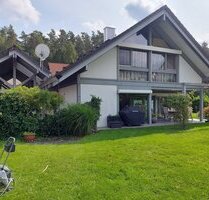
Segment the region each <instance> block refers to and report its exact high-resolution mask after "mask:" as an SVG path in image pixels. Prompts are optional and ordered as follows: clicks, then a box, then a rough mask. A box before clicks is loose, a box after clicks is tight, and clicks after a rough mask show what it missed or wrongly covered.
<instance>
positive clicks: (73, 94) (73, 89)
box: [59, 85, 77, 104]
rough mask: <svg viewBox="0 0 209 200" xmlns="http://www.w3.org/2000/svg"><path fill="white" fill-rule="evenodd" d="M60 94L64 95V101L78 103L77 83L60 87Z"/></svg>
mask: <svg viewBox="0 0 209 200" xmlns="http://www.w3.org/2000/svg"><path fill="white" fill-rule="evenodd" d="M59 94H60V95H62V96H63V97H64V103H66V104H67V103H69V104H73V103H77V85H70V86H67V87H64V88H60V89H59Z"/></svg>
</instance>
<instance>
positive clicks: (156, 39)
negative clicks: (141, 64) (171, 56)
mask: <svg viewBox="0 0 209 200" xmlns="http://www.w3.org/2000/svg"><path fill="white" fill-rule="evenodd" d="M152 46H156V47H163V48H171V47H170V46H169V45H168V43H167V42H166V41H165V40H164V39H163V38H162V37H161V36H160V35H159V34H158V33H156V32H153V33H152Z"/></svg>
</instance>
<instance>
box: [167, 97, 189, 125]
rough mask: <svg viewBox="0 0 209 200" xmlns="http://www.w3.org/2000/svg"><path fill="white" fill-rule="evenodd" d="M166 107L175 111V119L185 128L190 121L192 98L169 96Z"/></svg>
mask: <svg viewBox="0 0 209 200" xmlns="http://www.w3.org/2000/svg"><path fill="white" fill-rule="evenodd" d="M165 106H167V107H169V108H173V109H175V113H174V119H175V120H176V121H177V122H179V123H180V124H181V125H182V127H183V128H185V127H186V124H187V122H188V119H189V107H190V106H191V99H190V97H189V96H188V95H184V94H175V95H171V96H168V97H167V98H166V99H165Z"/></svg>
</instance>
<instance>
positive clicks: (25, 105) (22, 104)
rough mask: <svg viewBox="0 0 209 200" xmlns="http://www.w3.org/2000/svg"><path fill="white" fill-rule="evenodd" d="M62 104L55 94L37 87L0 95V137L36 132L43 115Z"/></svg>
mask: <svg viewBox="0 0 209 200" xmlns="http://www.w3.org/2000/svg"><path fill="white" fill-rule="evenodd" d="M61 102H62V97H60V96H59V94H57V93H55V92H50V91H46V90H41V89H39V88H38V87H34V88H27V87H25V86H24V87H17V88H13V89H9V90H5V91H4V93H2V94H0V137H1V138H5V137H8V136H15V137H18V136H20V134H21V133H22V132H25V131H29V132H36V131H37V130H38V129H39V122H40V119H41V118H43V116H44V115H45V113H54V112H55V111H56V109H57V108H58V107H59V105H60V104H61Z"/></svg>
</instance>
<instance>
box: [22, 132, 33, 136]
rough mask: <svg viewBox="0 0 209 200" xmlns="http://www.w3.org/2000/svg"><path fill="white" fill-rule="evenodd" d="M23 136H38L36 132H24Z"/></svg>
mask: <svg viewBox="0 0 209 200" xmlns="http://www.w3.org/2000/svg"><path fill="white" fill-rule="evenodd" d="M22 135H36V134H35V133H34V132H23V134H22Z"/></svg>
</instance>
